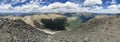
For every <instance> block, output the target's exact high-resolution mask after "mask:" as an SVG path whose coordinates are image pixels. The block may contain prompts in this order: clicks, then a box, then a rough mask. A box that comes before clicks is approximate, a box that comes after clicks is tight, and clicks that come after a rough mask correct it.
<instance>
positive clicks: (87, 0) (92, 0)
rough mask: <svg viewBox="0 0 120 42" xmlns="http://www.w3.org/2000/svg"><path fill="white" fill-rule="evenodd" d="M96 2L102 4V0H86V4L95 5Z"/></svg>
mask: <svg viewBox="0 0 120 42" xmlns="http://www.w3.org/2000/svg"><path fill="white" fill-rule="evenodd" d="M96 4H102V0H85V2H84V6H93V5H96Z"/></svg>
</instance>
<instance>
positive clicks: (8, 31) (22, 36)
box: [0, 16, 120, 42]
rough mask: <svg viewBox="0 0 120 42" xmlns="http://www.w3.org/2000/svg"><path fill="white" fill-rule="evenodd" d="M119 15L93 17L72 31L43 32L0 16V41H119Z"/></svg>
mask: <svg viewBox="0 0 120 42" xmlns="http://www.w3.org/2000/svg"><path fill="white" fill-rule="evenodd" d="M119 35H120V16H110V17H109V16H106V17H95V18H94V19H91V20H89V21H88V22H86V23H84V24H81V25H80V26H79V28H77V29H75V30H73V31H61V32H58V33H55V34H47V33H44V32H42V31H40V30H38V29H36V28H34V27H32V26H31V25H28V24H26V23H25V22H24V21H22V20H20V19H18V20H11V19H3V18H0V42H120V40H119V39H120V36H119Z"/></svg>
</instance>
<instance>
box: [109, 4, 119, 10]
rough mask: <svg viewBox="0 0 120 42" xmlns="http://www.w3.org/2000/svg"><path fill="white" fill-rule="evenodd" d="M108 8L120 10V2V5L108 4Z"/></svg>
mask: <svg viewBox="0 0 120 42" xmlns="http://www.w3.org/2000/svg"><path fill="white" fill-rule="evenodd" d="M108 9H111V10H120V4H118V5H110V6H108Z"/></svg>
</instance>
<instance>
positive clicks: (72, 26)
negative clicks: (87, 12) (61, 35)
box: [66, 18, 82, 31]
mask: <svg viewBox="0 0 120 42" xmlns="http://www.w3.org/2000/svg"><path fill="white" fill-rule="evenodd" d="M81 23H82V21H81V20H80V19H79V18H76V19H73V20H72V21H71V19H70V20H68V26H66V30H67V31H71V30H74V29H75V28H78V26H79V25H80V24H81Z"/></svg>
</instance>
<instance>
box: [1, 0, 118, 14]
mask: <svg viewBox="0 0 120 42" xmlns="http://www.w3.org/2000/svg"><path fill="white" fill-rule="evenodd" d="M0 12H5V13H6V12H92V13H120V0H0Z"/></svg>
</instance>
